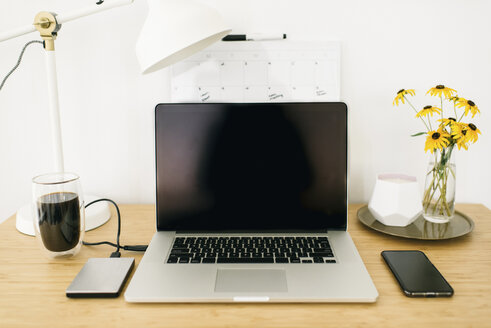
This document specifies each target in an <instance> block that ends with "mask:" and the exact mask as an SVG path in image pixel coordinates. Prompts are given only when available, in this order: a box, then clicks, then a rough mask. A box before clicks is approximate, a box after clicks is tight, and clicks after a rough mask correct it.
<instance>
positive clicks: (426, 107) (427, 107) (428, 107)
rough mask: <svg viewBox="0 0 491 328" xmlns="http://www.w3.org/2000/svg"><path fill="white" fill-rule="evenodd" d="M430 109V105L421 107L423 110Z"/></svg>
mask: <svg viewBox="0 0 491 328" xmlns="http://www.w3.org/2000/svg"><path fill="white" fill-rule="evenodd" d="M430 108H431V105H428V106H425V107H423V109H430Z"/></svg>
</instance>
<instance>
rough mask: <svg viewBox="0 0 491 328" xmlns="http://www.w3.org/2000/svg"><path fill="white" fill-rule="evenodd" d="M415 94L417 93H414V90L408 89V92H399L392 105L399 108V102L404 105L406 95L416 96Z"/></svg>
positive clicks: (403, 90) (402, 90)
mask: <svg viewBox="0 0 491 328" xmlns="http://www.w3.org/2000/svg"><path fill="white" fill-rule="evenodd" d="M415 94H416V93H415V92H414V89H408V90H405V89H401V90H399V91H397V96H396V97H395V98H394V101H393V102H392V105H396V106H398V105H399V100H400V101H401V102H402V103H403V104H404V96H405V95H410V96H414V95H415Z"/></svg>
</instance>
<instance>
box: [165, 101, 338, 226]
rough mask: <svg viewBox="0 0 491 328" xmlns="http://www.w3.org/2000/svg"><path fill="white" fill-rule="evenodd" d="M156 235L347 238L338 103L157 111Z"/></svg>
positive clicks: (167, 106)
mask: <svg viewBox="0 0 491 328" xmlns="http://www.w3.org/2000/svg"><path fill="white" fill-rule="evenodd" d="M155 126H156V127H155V135H156V142H155V146H156V171H157V172H156V177H157V183H156V187H157V194H156V195H157V229H158V230H171V231H172V230H178V231H197V232H200V231H203V232H204V231H207V232H213V231H217V232H225V231H227V232H254V231H271V232H279V231H281V232H290V231H291V232H293V231H325V230H326V229H328V230H345V229H346V225H347V198H346V197H347V190H346V188H347V181H346V180H347V107H346V105H345V104H344V103H264V104H263V103H247V104H238V103H230V104H227V103H221V104H210V103H196V104H159V105H158V106H157V107H156V110H155Z"/></svg>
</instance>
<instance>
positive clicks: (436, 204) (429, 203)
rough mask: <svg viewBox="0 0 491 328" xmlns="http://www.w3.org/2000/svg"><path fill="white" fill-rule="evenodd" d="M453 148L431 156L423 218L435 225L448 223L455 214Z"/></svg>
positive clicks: (439, 151) (444, 149) (436, 151)
mask: <svg viewBox="0 0 491 328" xmlns="http://www.w3.org/2000/svg"><path fill="white" fill-rule="evenodd" d="M452 151H453V146H452V147H449V148H443V150H435V151H434V153H433V154H431V158H430V162H429V164H428V170H427V173H426V180H425V190H424V194H423V217H424V218H425V219H426V220H428V221H430V222H433V223H447V222H449V221H450V219H452V217H453V215H454V212H455V208H454V205H455V174H456V172H455V161H454V158H453V156H452Z"/></svg>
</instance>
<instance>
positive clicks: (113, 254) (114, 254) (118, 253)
mask: <svg viewBox="0 0 491 328" xmlns="http://www.w3.org/2000/svg"><path fill="white" fill-rule="evenodd" d="M109 257H121V253H120V252H112V253H111V256H109Z"/></svg>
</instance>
